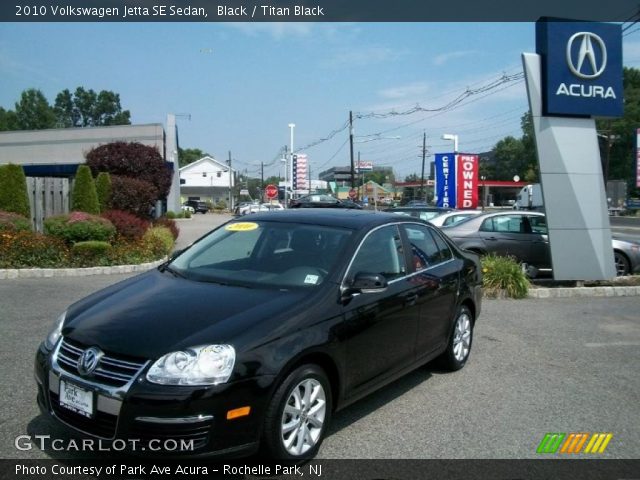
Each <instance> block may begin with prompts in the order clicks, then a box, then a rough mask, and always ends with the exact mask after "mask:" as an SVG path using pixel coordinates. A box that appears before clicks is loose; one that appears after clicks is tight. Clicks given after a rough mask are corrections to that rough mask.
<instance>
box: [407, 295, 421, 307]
mask: <svg viewBox="0 0 640 480" xmlns="http://www.w3.org/2000/svg"><path fill="white" fill-rule="evenodd" d="M417 301H418V294H417V293H411V294H409V295H405V297H404V304H405V305H409V306H413V305H415V304H416V302H417Z"/></svg>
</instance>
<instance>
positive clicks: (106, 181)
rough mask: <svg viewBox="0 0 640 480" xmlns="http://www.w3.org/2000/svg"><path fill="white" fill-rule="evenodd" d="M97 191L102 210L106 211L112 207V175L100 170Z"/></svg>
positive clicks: (97, 178)
mask: <svg viewBox="0 0 640 480" xmlns="http://www.w3.org/2000/svg"><path fill="white" fill-rule="evenodd" d="M96 193H97V194H98V204H99V206H100V212H101V213H102V212H106V211H107V210H109V209H110V208H111V175H109V174H108V173H107V172H100V173H99V174H98V176H97V177H96Z"/></svg>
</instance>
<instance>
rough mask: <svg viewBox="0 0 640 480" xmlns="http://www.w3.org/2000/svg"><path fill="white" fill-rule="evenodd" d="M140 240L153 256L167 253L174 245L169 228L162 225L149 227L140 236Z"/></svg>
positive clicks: (161, 255) (157, 256)
mask: <svg viewBox="0 0 640 480" xmlns="http://www.w3.org/2000/svg"><path fill="white" fill-rule="evenodd" d="M142 241H143V242H144V244H145V246H146V248H147V249H148V250H149V251H150V252H151V253H152V254H153V256H154V258H159V257H164V256H166V255H169V254H170V253H171V251H172V250H173V246H174V245H175V240H174V237H173V235H172V234H171V230H169V229H168V228H167V227H162V226H156V227H151V228H150V229H149V230H147V232H146V233H145V234H144V237H142Z"/></svg>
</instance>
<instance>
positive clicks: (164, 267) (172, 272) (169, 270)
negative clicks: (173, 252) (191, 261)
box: [160, 264, 187, 278]
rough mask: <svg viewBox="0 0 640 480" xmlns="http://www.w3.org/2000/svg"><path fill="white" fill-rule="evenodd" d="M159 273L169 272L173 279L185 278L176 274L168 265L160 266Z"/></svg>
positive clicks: (178, 273)
mask: <svg viewBox="0 0 640 480" xmlns="http://www.w3.org/2000/svg"><path fill="white" fill-rule="evenodd" d="M160 271H161V272H169V273H171V274H172V275H173V276H174V277H177V278H187V277H185V276H184V275H183V274H181V273H180V272H178V271H177V270H174V269H173V268H171V267H170V266H169V265H168V264H165V265H162V266H161V267H160Z"/></svg>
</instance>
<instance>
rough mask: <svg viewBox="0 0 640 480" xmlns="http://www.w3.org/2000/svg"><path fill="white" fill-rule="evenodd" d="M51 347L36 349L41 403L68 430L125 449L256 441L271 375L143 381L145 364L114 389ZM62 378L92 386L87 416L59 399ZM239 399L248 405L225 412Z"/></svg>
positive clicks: (234, 451) (232, 452)
mask: <svg viewBox="0 0 640 480" xmlns="http://www.w3.org/2000/svg"><path fill="white" fill-rule="evenodd" d="M55 351H56V350H55V349H54V351H48V350H47V349H46V348H45V347H44V345H41V346H40V348H39V349H38V352H37V354H36V360H35V378H36V382H37V384H38V405H39V407H40V409H41V411H42V412H43V413H44V414H45V415H47V416H49V417H51V418H52V419H54V420H55V421H56V422H59V423H61V424H63V425H65V426H66V427H68V428H70V429H71V430H73V431H76V432H79V433H81V434H83V435H85V436H89V437H93V438H96V439H100V441H101V443H104V442H106V443H108V442H116V441H118V442H120V443H118V445H119V446H120V445H122V444H123V442H124V443H125V444H126V450H127V453H134V454H137V453H140V454H142V455H148V454H150V455H153V454H154V453H156V454H158V453H160V454H163V455H166V454H170V455H193V454H210V455H212V456H213V455H220V456H229V457H233V456H237V455H241V454H250V453H252V452H253V451H255V450H256V449H257V447H258V445H259V439H260V435H261V430H262V419H263V417H264V411H265V409H266V406H267V400H268V399H269V397H270V393H271V390H272V387H273V383H274V381H275V377H273V376H260V377H253V378H248V379H243V380H239V381H235V382H231V383H228V384H223V385H215V386H193V387H191V386H169V385H157V384H153V383H150V382H148V381H147V380H146V377H145V374H146V370H147V368H148V366H147V368H145V369H144V370H143V371H142V372H140V373H139V374H138V375H137V376H136V378H135V379H132V381H131V382H130V384H128V385H126V386H125V388H115V389H114V388H113V387H110V386H108V385H102V384H100V383H98V382H96V381H95V380H93V379H86V378H82V377H80V376H79V375H77V374H74V373H71V372H69V371H68V370H65V369H64V368H63V367H61V366H60V364H58V363H57V362H56V359H55V355H54V352H55ZM61 379H62V380H64V381H66V382H67V383H72V384H73V385H76V386H78V387H80V388H81V389H83V390H86V391H89V392H91V394H92V397H93V402H94V403H93V406H94V407H93V414H92V415H91V417H87V416H84V415H82V414H80V413H77V412H74V411H71V410H69V409H67V408H64V407H63V406H62V405H61V403H60V380H61ZM243 407H249V408H250V410H249V413H248V414H246V415H242V416H239V417H236V418H231V419H229V418H228V414H229V412H233V411H237V410H238V409H240V408H243ZM245 412H246V408H245Z"/></svg>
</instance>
